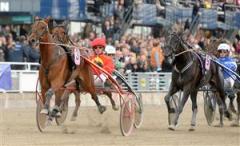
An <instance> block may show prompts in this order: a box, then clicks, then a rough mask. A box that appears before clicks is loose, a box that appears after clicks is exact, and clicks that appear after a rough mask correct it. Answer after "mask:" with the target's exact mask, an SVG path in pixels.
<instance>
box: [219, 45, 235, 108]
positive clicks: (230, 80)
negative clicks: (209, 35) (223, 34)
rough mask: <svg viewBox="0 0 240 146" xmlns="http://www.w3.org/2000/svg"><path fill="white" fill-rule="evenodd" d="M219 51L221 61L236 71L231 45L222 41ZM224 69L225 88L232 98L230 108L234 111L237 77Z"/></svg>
mask: <svg viewBox="0 0 240 146" xmlns="http://www.w3.org/2000/svg"><path fill="white" fill-rule="evenodd" d="M217 51H218V53H219V58H218V61H219V63H221V64H222V65H224V66H225V67H227V68H229V69H230V70H232V71H234V72H236V70H237V63H236V61H235V60H234V59H233V58H232V57H230V46H229V45H228V44H227V43H221V44H220V45H219V46H218V48H217ZM222 71H223V77H224V90H226V92H225V93H227V95H228V97H229V99H230V103H229V104H230V105H229V108H230V109H231V110H232V111H233V112H234V111H236V110H235V108H234V105H233V102H232V101H233V100H234V98H235V96H234V93H232V88H233V85H234V78H236V77H235V76H234V75H233V74H232V73H231V72H229V71H227V70H226V69H223V70H222Z"/></svg>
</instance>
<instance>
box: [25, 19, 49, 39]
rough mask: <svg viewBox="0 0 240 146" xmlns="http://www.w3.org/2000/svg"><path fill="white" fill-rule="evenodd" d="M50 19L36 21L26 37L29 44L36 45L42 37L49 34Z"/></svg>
mask: <svg viewBox="0 0 240 146" xmlns="http://www.w3.org/2000/svg"><path fill="white" fill-rule="evenodd" d="M49 20H50V18H46V19H44V20H36V21H35V22H34V23H33V24H32V28H31V29H32V30H31V33H30V35H29V37H28V40H29V41H30V43H38V42H39V41H40V40H41V39H43V37H44V35H46V34H48V33H49V29H48V22H49Z"/></svg>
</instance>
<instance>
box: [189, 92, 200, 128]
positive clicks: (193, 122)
mask: <svg viewBox="0 0 240 146" xmlns="http://www.w3.org/2000/svg"><path fill="white" fill-rule="evenodd" d="M190 97H191V100H192V112H193V113H192V120H191V128H190V129H189V130H190V131H193V130H195V127H196V117H197V111H198V110H197V98H196V97H197V90H194V91H192V92H191V96H190Z"/></svg>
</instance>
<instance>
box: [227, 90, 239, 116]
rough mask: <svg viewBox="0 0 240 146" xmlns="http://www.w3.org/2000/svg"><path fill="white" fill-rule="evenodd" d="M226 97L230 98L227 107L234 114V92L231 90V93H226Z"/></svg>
mask: <svg viewBox="0 0 240 146" xmlns="http://www.w3.org/2000/svg"><path fill="white" fill-rule="evenodd" d="M228 98H229V100H230V102H229V106H228V109H229V110H230V111H231V112H233V113H235V114H236V113H237V111H236V109H235V106H234V104H233V102H234V99H235V95H234V93H232V92H231V93H230V94H229V95H228Z"/></svg>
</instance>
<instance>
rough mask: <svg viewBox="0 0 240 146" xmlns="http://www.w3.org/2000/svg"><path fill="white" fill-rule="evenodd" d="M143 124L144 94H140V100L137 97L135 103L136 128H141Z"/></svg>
mask: <svg viewBox="0 0 240 146" xmlns="http://www.w3.org/2000/svg"><path fill="white" fill-rule="evenodd" d="M142 122H143V103H142V94H139V96H138V98H137V97H136V101H135V121H134V127H135V128H140V126H141V125H142Z"/></svg>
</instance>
